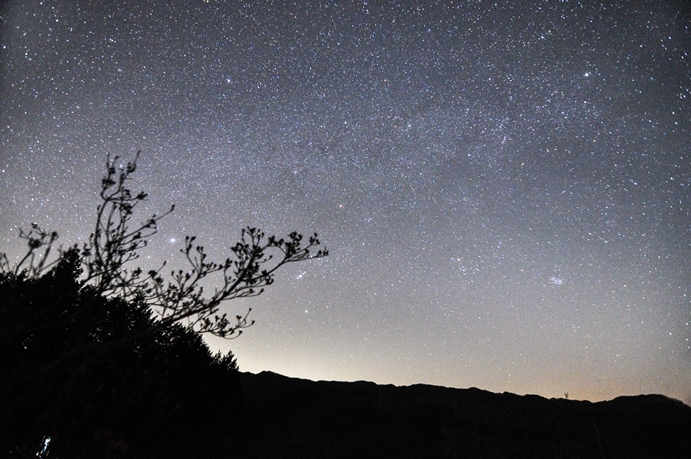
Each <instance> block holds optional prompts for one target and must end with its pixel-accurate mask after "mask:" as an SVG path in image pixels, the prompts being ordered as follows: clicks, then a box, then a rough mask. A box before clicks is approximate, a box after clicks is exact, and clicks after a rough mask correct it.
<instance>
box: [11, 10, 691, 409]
mask: <svg viewBox="0 0 691 459" xmlns="http://www.w3.org/2000/svg"><path fill="white" fill-rule="evenodd" d="M80 3H81V5H80ZM94 5H96V6H94ZM1 39H2V49H0V52H1V54H0V58H1V65H2V68H1V76H2V79H1V81H0V142H1V143H0V251H6V252H8V253H9V255H10V256H11V258H12V259H13V260H17V259H18V256H19V254H20V252H21V251H22V250H23V246H22V243H21V241H20V240H19V239H18V238H17V235H18V232H19V228H20V227H24V228H26V227H28V226H29V225H30V224H31V222H33V221H35V222H39V223H40V224H41V225H42V226H43V227H45V228H46V229H50V230H56V231H58V232H59V234H60V242H61V243H62V244H66V245H71V244H73V243H75V242H79V241H83V240H84V239H85V238H86V237H87V236H88V234H89V233H90V231H91V228H92V222H93V220H94V216H95V209H96V205H97V204H98V199H97V193H98V190H99V182H100V177H101V175H102V173H103V170H104V164H105V161H106V154H107V153H110V154H111V155H120V156H122V157H125V158H132V157H133V155H134V154H135V152H136V151H137V150H142V154H141V157H140V161H139V169H138V171H137V175H136V177H137V181H136V182H134V183H133V188H134V189H135V191H139V190H146V191H148V192H149V193H150V195H151V197H150V200H149V201H148V202H147V207H146V212H144V213H141V214H140V216H139V217H137V220H138V221H144V220H145V219H146V218H147V216H148V214H149V213H153V212H162V211H165V210H166V209H167V208H168V207H169V206H170V204H172V203H175V205H176V210H175V212H174V214H172V215H170V216H168V217H167V218H166V219H165V220H163V221H162V222H161V225H160V232H159V234H158V235H157V236H156V238H155V239H154V241H153V242H152V244H151V246H150V247H149V249H148V250H147V251H145V252H144V253H143V258H142V260H141V261H142V263H143V264H146V263H150V264H151V265H152V266H153V265H158V263H159V262H160V261H162V260H165V259H168V260H171V262H172V263H171V265H170V266H176V263H182V255H181V254H180V253H179V252H178V249H179V248H180V247H181V246H182V245H181V241H182V240H183V239H184V236H185V235H197V236H198V238H199V241H201V242H202V243H203V244H204V245H205V246H206V249H207V251H208V252H210V253H212V254H213V255H214V256H215V258H216V259H218V260H223V259H225V257H226V256H227V255H229V254H230V250H229V248H230V246H231V245H232V244H233V243H234V242H236V241H237V240H238V237H239V234H240V229H241V228H242V227H244V226H247V225H252V226H257V227H260V228H262V229H264V230H265V231H266V232H267V233H271V234H279V235H285V234H287V233H288V232H290V231H293V230H297V231H299V232H303V233H305V234H311V233H313V232H318V233H319V235H320V238H321V239H322V241H323V242H324V243H325V245H326V246H327V247H328V249H329V251H330V256H329V257H328V258H325V259H320V260H313V261H310V262H305V263H299V264H293V265H289V266H288V267H287V268H286V269H284V270H283V271H281V272H280V273H279V274H278V276H277V279H276V283H275V284H274V285H273V286H271V288H270V289H269V290H268V291H267V292H266V293H265V294H264V295H262V296H261V297H259V298H254V299H247V300H243V301H238V302H234V303H229V304H228V306H227V307H228V310H229V311H231V312H232V314H236V313H242V312H244V311H245V310H246V309H247V308H248V307H252V308H253V311H252V314H251V317H253V318H254V319H256V321H257V323H256V324H255V325H254V326H253V327H251V328H250V329H248V330H246V332H245V333H244V334H243V335H242V337H241V338H239V339H236V340H233V341H224V340H221V339H216V338H212V339H209V340H208V342H209V343H210V345H211V347H212V348H213V349H219V348H220V349H222V350H227V349H232V350H233V352H234V353H235V354H236V356H237V359H238V363H239V365H240V368H241V370H244V371H251V372H259V371H262V370H271V371H274V372H277V373H281V374H285V375H288V376H295V377H301V378H309V379H314V380H319V379H324V380H349V381H352V380H369V381H374V382H377V383H391V384H396V385H408V384H414V383H427V384H436V385H444V386H451V387H461V388H464V387H473V386H474V387H479V388H481V389H486V390H490V391H494V392H503V391H509V392H514V393H518V394H526V393H534V394H539V395H543V396H546V397H564V396H565V393H568V394H569V398H574V399H589V400H602V399H611V398H614V397H616V396H618V395H629V394H640V393H662V394H666V395H669V396H672V397H675V398H678V399H681V400H684V401H686V402H687V403H691V341H690V339H691V142H690V139H691V137H690V134H691V9H690V8H689V7H688V6H686V3H685V2H683V1H679V2H674V1H659V0H651V1H621V2H610V1H607V2H602V3H601V4H600V3H599V2H594V1H593V2H590V1H556V0H549V1H506V2H492V1H466V2H453V1H437V2H374V1H369V2H368V1H360V2H356V1H344V2H336V1H320V2H318V1H310V2H307V1H305V2H294V3H288V2H245V3H242V2H235V1H228V2H223V1H215V0H209V1H202V0H198V1H190V0H184V1H183V0H173V1H161V2H148V1H147V2H143V1H142V2H139V4H138V3H137V2H117V1H101V2H98V1H95V2H78V1H48V0H46V1H29V0H27V1H12V0H10V1H8V2H5V6H4V9H3V10H2V36H1ZM181 266H182V265H181Z"/></svg>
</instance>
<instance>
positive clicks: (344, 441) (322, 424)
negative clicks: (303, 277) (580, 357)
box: [241, 372, 691, 459]
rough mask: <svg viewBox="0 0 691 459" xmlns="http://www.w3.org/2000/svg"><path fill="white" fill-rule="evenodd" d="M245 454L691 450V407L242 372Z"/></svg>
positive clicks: (573, 454)
mask: <svg viewBox="0 0 691 459" xmlns="http://www.w3.org/2000/svg"><path fill="white" fill-rule="evenodd" d="M241 381H242V386H243V390H244V406H245V410H246V412H245V414H244V416H243V424H245V426H246V431H245V432H244V435H243V439H244V440H243V447H242V449H243V451H244V453H245V455H246V456H247V457H265V458H271V457H277V458H278V457H303V458H304V457H325V458H326V457H329V458H335V457H349V458H350V457H377V458H381V457H397V458H401V457H410V458H420V457H430V458H431V457H435V458H438V457H482V458H520V457H525V458H537V457H545V458H603V457H604V458H608V459H612V458H652V457H655V458H691V407H688V406H686V405H684V404H683V403H681V402H679V401H677V400H673V399H670V398H667V397H664V396H660V395H644V396H636V397H619V398H617V399H614V400H612V401H607V402H599V403H591V402H587V401H575V400H565V399H546V398H543V397H539V396H535V395H527V396H518V395H514V394H509V393H504V394H495V393H491V392H487V391H483V390H479V389H475V388H471V389H451V388H445V387H437V386H428V385H421V384H420V385H414V386H409V387H395V386H392V385H377V384H374V383H369V382H352V383H345V382H324V381H319V382H314V381H308V380H302V379H295V378H288V377H284V376H281V375H277V374H275V373H270V372H262V373H260V374H257V375H254V374H250V373H244V374H242V377H241Z"/></svg>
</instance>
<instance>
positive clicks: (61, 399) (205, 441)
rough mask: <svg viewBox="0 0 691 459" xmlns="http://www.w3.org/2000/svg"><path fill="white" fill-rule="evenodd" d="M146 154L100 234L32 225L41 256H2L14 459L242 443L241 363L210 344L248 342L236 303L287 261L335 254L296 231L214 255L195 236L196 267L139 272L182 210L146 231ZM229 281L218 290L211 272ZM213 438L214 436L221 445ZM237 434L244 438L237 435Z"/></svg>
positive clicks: (3, 421) (2, 423) (9, 440)
mask: <svg viewBox="0 0 691 459" xmlns="http://www.w3.org/2000/svg"><path fill="white" fill-rule="evenodd" d="M136 159H137V158H135V160H134V161H132V162H129V163H126V164H124V165H123V164H121V163H119V161H118V158H117V157H115V158H114V159H112V160H111V159H110V158H108V161H107V169H106V175H105V176H104V178H103V180H102V182H101V193H100V196H101V204H100V205H99V206H98V209H97V215H96V223H95V226H94V230H93V233H92V234H91V235H90V237H89V239H88V242H86V243H85V244H83V246H81V247H79V246H72V247H70V248H67V249H60V252H59V255H58V256H57V257H56V258H55V260H52V259H51V251H52V249H53V246H54V243H55V241H56V240H57V233H54V232H53V233H49V232H46V231H44V230H43V229H41V227H40V226H39V225H38V224H32V228H31V230H30V231H28V232H23V231H22V232H20V237H21V238H22V239H24V240H26V241H27V245H28V250H27V254H26V256H24V257H23V258H22V259H21V260H20V261H19V262H18V263H16V264H15V265H12V264H11V263H10V262H9V260H8V257H7V256H6V255H5V254H0V400H1V401H2V405H1V406H0V455H2V456H6V455H9V456H10V457H29V456H31V457H70V458H72V457H125V456H129V457H199V455H201V456H203V457H212V456H215V455H227V453H228V452H229V450H230V449H232V447H233V444H232V441H233V439H234V437H233V435H232V429H233V427H235V426H236V424H235V415H236V413H239V412H241V406H240V402H239V400H241V397H239V396H238V395H237V392H238V390H239V389H238V387H239V386H238V383H237V374H238V372H237V370H238V368H237V363H236V361H235V358H234V356H233V354H232V353H230V352H229V353H228V354H226V355H221V354H217V355H212V354H211V352H210V351H209V349H208V347H207V346H206V344H205V343H204V341H203V340H202V338H201V334H202V333H211V334H214V335H217V336H221V337H225V338H233V337H237V336H238V335H239V334H240V333H242V329H244V328H246V327H248V326H250V325H252V323H253V321H249V319H248V317H247V316H248V314H249V311H248V312H247V313H245V314H242V315H237V316H235V319H234V320H231V319H229V318H228V317H227V315H226V314H222V313H220V312H219V309H220V307H221V305H222V303H224V302H226V301H229V300H232V299H236V298H243V297H250V296H256V295H259V294H261V293H262V291H263V289H264V287H266V286H268V285H270V284H271V283H273V280H274V278H273V274H274V273H275V271H276V270H277V269H279V268H280V267H281V266H283V265H285V264H286V263H290V262H295V261H302V260H307V259H311V258H316V257H322V256H325V255H326V254H327V252H326V251H325V250H319V251H315V252H314V253H312V252H311V250H312V249H313V248H314V247H315V246H317V245H319V240H318V239H317V235H316V234H315V235H314V236H313V237H311V238H309V239H308V241H307V242H306V243H304V242H303V239H302V236H301V235H299V234H297V233H291V234H290V235H289V236H288V237H287V238H286V239H278V238H276V237H274V236H271V237H268V238H267V237H265V235H264V233H262V232H261V231H259V230H257V229H255V228H246V229H244V230H242V232H241V240H240V241H239V242H238V243H237V244H236V245H235V246H234V247H233V248H232V252H233V256H232V257H230V258H228V259H226V260H225V261H223V262H220V263H217V262H212V261H208V260H207V254H206V253H205V251H204V248H203V247H202V246H197V245H194V241H195V238H194V237H188V238H186V240H185V245H184V247H183V249H182V250H181V252H182V253H183V254H184V255H185V257H186V259H187V260H188V261H189V263H190V265H191V266H190V269H189V270H188V271H182V270H180V271H176V272H172V273H171V276H170V279H169V280H165V279H164V277H163V275H162V271H163V267H164V266H165V263H164V265H163V266H162V267H161V268H160V269H158V270H153V271H148V272H147V273H144V271H143V270H142V269H141V268H137V267H135V268H134V269H130V268H129V264H128V263H130V262H132V261H134V260H137V258H138V256H139V250H140V249H142V248H143V247H145V246H146V244H147V242H148V240H149V238H150V237H151V236H153V235H154V234H155V233H156V231H157V225H158V222H159V221H160V220H161V219H162V218H163V217H165V216H166V215H168V214H169V213H170V212H172V211H173V207H171V209H170V210H169V211H168V212H166V213H164V214H162V215H153V216H151V217H150V218H149V219H148V220H146V221H145V222H144V223H143V224H141V225H139V226H136V225H132V219H133V216H134V211H135V210H136V208H137V206H138V205H139V204H141V203H142V202H143V201H144V200H145V199H146V197H147V196H146V194H145V193H143V192H142V193H138V194H133V193H132V192H131V191H130V189H129V188H128V186H129V181H130V180H131V178H132V174H133V173H134V172H135V171H136ZM213 275H216V276H218V279H219V282H218V287H217V288H216V289H215V290H214V291H213V293H211V294H210V295H208V296H207V295H205V292H204V291H203V289H202V286H201V283H202V280H206V279H207V278H208V277H211V276H213ZM211 439H213V441H210V440H211ZM235 440H237V439H235Z"/></svg>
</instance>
